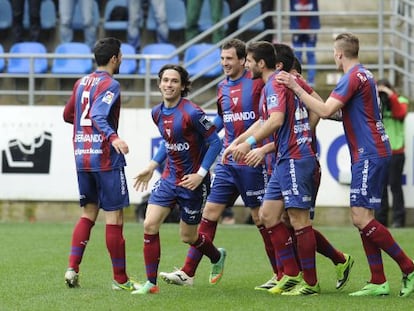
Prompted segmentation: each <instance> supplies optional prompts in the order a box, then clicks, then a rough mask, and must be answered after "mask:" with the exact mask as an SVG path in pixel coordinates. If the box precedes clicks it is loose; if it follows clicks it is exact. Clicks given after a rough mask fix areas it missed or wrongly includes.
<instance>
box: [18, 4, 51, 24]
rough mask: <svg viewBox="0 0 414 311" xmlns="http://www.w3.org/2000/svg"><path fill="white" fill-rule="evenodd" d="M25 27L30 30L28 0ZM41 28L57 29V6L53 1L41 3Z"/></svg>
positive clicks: (25, 7)
mask: <svg viewBox="0 0 414 311" xmlns="http://www.w3.org/2000/svg"><path fill="white" fill-rule="evenodd" d="M23 27H24V28H26V29H28V28H30V18H29V5H28V0H26V3H25V6H24V14H23ZM40 27H41V28H42V29H53V28H55V27H56V5H55V3H54V2H53V1H52V0H42V1H41V3H40Z"/></svg>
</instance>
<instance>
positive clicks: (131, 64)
mask: <svg viewBox="0 0 414 311" xmlns="http://www.w3.org/2000/svg"><path fill="white" fill-rule="evenodd" d="M121 52H122V55H123V57H122V63H121V67H120V68H119V73H120V74H134V73H136V72H137V61H136V60H135V59H128V58H125V55H135V49H134V47H133V46H132V45H130V44H128V43H122V45H121Z"/></svg>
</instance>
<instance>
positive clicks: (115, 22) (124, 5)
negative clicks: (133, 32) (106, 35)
mask: <svg viewBox="0 0 414 311" xmlns="http://www.w3.org/2000/svg"><path fill="white" fill-rule="evenodd" d="M114 10H122V12H121V11H120V12H119V13H125V12H126V16H124V14H121V15H122V16H117V15H118V14H116V11H114ZM103 28H104V29H105V30H127V29H128V1H127V0H109V1H108V2H107V3H106V5H105V10H104V21H103Z"/></svg>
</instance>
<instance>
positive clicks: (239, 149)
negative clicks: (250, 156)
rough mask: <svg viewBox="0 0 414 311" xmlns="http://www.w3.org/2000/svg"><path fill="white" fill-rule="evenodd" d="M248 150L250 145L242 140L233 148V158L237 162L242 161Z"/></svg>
mask: <svg viewBox="0 0 414 311" xmlns="http://www.w3.org/2000/svg"><path fill="white" fill-rule="evenodd" d="M249 151H250V145H249V144H248V143H246V142H243V143H241V144H239V145H237V146H236V147H235V148H234V150H233V159H234V160H235V161H237V162H239V161H242V160H243V159H244V157H245V156H246V154H247V153H248V152H249Z"/></svg>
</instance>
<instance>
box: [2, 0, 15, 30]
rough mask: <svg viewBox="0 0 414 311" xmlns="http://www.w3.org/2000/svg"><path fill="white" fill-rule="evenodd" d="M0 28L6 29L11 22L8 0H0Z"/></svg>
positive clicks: (11, 15) (10, 9)
mask: <svg viewBox="0 0 414 311" xmlns="http://www.w3.org/2000/svg"><path fill="white" fill-rule="evenodd" d="M0 8H1V9H0V29H8V28H10V27H11V25H12V22H13V14H12V8H11V4H10V1H9V0H0Z"/></svg>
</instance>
